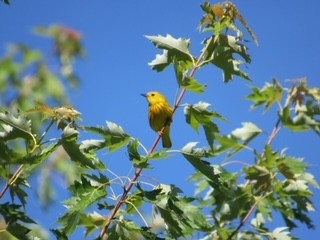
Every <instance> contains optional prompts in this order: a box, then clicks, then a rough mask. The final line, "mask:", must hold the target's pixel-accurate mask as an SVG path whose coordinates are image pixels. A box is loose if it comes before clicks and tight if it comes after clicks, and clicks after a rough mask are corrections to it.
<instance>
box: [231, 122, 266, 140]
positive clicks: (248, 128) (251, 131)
mask: <svg viewBox="0 0 320 240" xmlns="http://www.w3.org/2000/svg"><path fill="white" fill-rule="evenodd" d="M260 133H262V130H261V129H260V128H258V127H257V126H256V125H254V124H253V123H251V122H244V123H242V127H241V128H237V129H235V130H233V131H232V132H231V134H232V136H234V137H235V138H238V139H240V140H242V141H243V142H246V143H247V142H249V141H251V140H252V139H253V138H255V137H256V136H257V135H259V134H260Z"/></svg>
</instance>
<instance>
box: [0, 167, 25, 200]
mask: <svg viewBox="0 0 320 240" xmlns="http://www.w3.org/2000/svg"><path fill="white" fill-rule="evenodd" d="M22 171H23V164H21V165H20V167H19V168H18V169H17V171H16V172H15V173H14V174H13V175H12V177H11V178H10V179H9V181H8V182H7V184H6V186H5V187H4V188H3V189H2V191H1V193H0V199H1V198H2V197H3V196H4V194H5V193H6V192H7V191H8V189H9V187H10V186H11V185H12V184H14V183H15V181H17V179H18V177H19V176H20V174H21V173H22Z"/></svg>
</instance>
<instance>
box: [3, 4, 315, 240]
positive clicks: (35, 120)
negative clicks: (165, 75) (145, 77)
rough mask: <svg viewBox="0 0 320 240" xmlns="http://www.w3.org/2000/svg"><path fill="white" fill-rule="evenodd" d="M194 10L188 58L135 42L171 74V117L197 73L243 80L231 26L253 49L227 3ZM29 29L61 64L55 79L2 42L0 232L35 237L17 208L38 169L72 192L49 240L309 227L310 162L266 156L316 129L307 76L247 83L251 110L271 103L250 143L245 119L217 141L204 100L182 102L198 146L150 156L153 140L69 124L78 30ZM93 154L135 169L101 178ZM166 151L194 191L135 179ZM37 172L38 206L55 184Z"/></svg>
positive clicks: (181, 48)
mask: <svg viewBox="0 0 320 240" xmlns="http://www.w3.org/2000/svg"><path fill="white" fill-rule="evenodd" d="M5 2H6V3H8V1H5ZM201 7H202V9H203V11H204V16H203V18H202V19H201V21H200V26H199V29H201V30H202V31H203V32H206V33H207V34H209V35H210V36H209V37H207V38H206V39H205V40H204V41H203V49H202V51H201V53H200V56H199V57H197V56H194V55H193V54H192V53H191V50H190V45H191V40H190V39H185V38H175V37H173V36H171V35H166V36H160V35H158V36H146V38H147V39H148V40H149V41H151V43H152V44H154V45H155V47H156V48H158V49H160V50H162V54H160V55H156V58H155V59H154V60H152V61H151V62H150V63H149V65H150V66H151V69H153V70H155V71H157V72H162V71H164V70H165V69H167V68H169V67H173V69H174V73H175V77H176V82H177V85H178V88H179V91H180V95H179V97H178V98H177V101H176V103H175V106H174V109H173V110H174V112H175V111H176V109H177V107H178V106H179V105H180V104H181V102H182V100H183V97H184V96H185V94H192V93H196V94H202V93H203V92H204V91H206V86H205V85H203V84H201V83H200V82H199V81H198V80H197V79H195V77H194V76H195V73H196V72H197V71H199V70H201V69H202V68H203V67H205V66H214V67H217V68H219V69H221V70H222V71H223V76H224V77H223V81H224V82H226V83H229V82H230V81H231V80H232V79H233V78H234V77H235V76H236V77H239V78H243V79H245V80H251V78H250V77H249V75H248V74H247V73H245V72H244V71H243V70H242V69H241V66H242V65H243V63H247V64H249V63H250V62H251V58H250V56H249V54H248V48H247V46H246V42H245V41H244V40H243V36H244V35H245V33H243V32H242V31H241V30H240V29H244V30H246V32H247V34H249V36H251V38H252V39H253V41H254V42H256V43H257V37H256V36H255V34H254V33H253V31H252V30H251V29H250V27H249V25H248V24H247V22H246V20H245V19H244V17H243V16H242V15H241V14H240V12H239V10H238V9H237V7H236V6H235V5H234V4H233V3H231V2H224V3H219V4H216V5H211V4H210V3H208V2H205V3H204V4H203V5H202V6H201ZM37 33H39V34H41V35H44V36H46V37H50V38H52V39H53V41H54V56H55V57H56V61H58V63H59V64H60V66H61V69H60V71H59V73H55V72H53V71H52V70H51V69H50V68H49V65H48V64H47V63H46V61H45V57H44V56H43V54H42V53H41V51H39V50H33V49H30V48H29V47H27V46H23V45H12V46H11V47H10V49H9V52H8V54H7V56H5V57H3V58H2V59H0V91H1V95H0V96H1V97H0V101H1V108H2V111H1V112H0V152H1V155H0V160H1V168H0V169H1V170H0V176H1V179H2V181H1V184H2V185H3V190H2V191H1V193H0V199H1V200H2V199H3V197H4V195H5V194H8V193H9V194H10V196H11V200H12V201H11V203H9V202H2V201H1V202H0V204H1V207H0V214H1V216H2V219H3V220H1V222H2V224H1V228H2V229H1V231H0V236H1V234H9V235H10V237H11V239H14V237H15V238H18V239H26V238H30V239H32V238H34V237H39V235H37V233H36V231H32V230H34V228H35V227H34V225H36V222H35V221H34V220H33V219H31V218H30V217H29V216H27V213H26V212H25V208H24V207H25V206H26V205H27V204H28V189H27V188H29V187H30V185H29V179H30V177H31V176H33V175H35V174H36V171H37V170H38V171H45V170H46V169H48V167H50V171H57V172H60V174H64V175H65V176H66V177H67V179H68V186H69V187H68V191H69V193H70V195H71V196H70V198H69V199H66V200H65V201H64V202H63V205H64V206H65V208H66V212H65V213H64V214H63V215H62V216H61V217H60V218H59V219H58V220H57V222H58V223H59V226H60V227H59V228H57V229H51V232H52V234H54V235H55V236H56V238H57V239H68V238H69V237H71V236H72V234H73V233H74V232H75V230H76V229H77V228H80V227H82V228H84V229H85V237H86V238H89V237H90V236H91V237H92V236H94V237H96V238H97V239H106V238H108V239H177V238H194V237H195V236H197V237H199V236H201V238H202V239H263V238H264V237H268V238H270V239H294V237H293V236H292V229H294V228H295V227H297V222H300V223H302V224H305V225H306V226H307V227H308V228H314V227H315V226H314V223H313V221H312V219H311V218H310V217H309V212H311V211H314V207H313V204H312V202H311V197H312V195H313V192H312V191H313V188H319V185H318V183H317V182H316V180H315V178H314V176H313V175H311V174H310V173H308V172H307V170H308V167H309V165H308V164H307V163H306V162H305V161H304V159H302V158H297V157H294V156H290V155H289V154H288V153H287V152H286V150H277V149H275V148H274V146H273V145H272V143H273V140H274V139H275V138H276V137H277V134H278V132H279V131H280V126H283V127H286V128H288V129H289V130H291V131H292V132H298V131H314V132H315V133H316V134H319V132H320V122H319V114H320V108H319V99H320V89H319V88H315V87H310V86H308V85H307V81H306V79H300V80H298V81H294V82H293V83H292V86H291V87H290V88H289V89H286V88H284V87H283V86H281V84H280V82H279V81H278V80H276V79H273V81H272V82H271V83H267V84H266V85H265V86H263V87H262V88H259V87H252V88H251V93H250V94H249V95H248V96H247V99H248V100H249V101H251V102H252V103H253V105H252V109H256V108H258V107H260V106H264V110H265V111H266V112H267V111H268V110H270V109H271V108H276V106H280V107H279V109H278V118H277V119H275V126H274V130H273V132H272V134H271V135H270V136H269V137H268V139H267V141H266V144H264V145H262V146H259V148H253V147H252V146H251V143H252V142H253V141H254V140H256V138H257V137H258V136H260V135H261V133H262V132H264V131H263V130H262V129H260V128H259V127H258V126H257V125H256V124H254V123H251V122H245V123H242V126H241V127H239V128H237V129H235V130H233V131H231V132H230V133H229V134H223V133H221V132H220V129H219V124H218V123H217V122H216V120H220V121H225V120H226V119H225V118H224V117H223V116H222V115H221V114H219V113H217V112H215V111H213V110H211V109H210V103H206V102H198V103H193V104H185V107H184V115H185V120H186V123H187V124H188V125H190V127H191V128H192V129H194V130H195V131H197V132H199V131H200V129H201V128H202V129H203V131H204V136H205V138H206V139H207V143H208V146H207V147H201V148H200V147H197V143H195V142H189V143H187V144H186V145H185V146H184V147H183V148H182V149H180V150H176V151H170V150H168V149H162V150H155V149H156V145H157V143H158V142H159V139H160V137H161V136H159V137H158V139H157V141H156V143H155V145H154V146H153V147H152V148H151V149H150V150H149V151H147V150H146V149H145V147H144V146H143V144H142V143H141V142H140V141H139V140H138V139H137V138H135V137H133V136H130V135H129V134H127V133H126V132H125V130H124V129H123V128H122V127H121V126H119V125H117V124H115V123H112V122H107V123H106V126H101V127H92V126H80V125H79V120H80V116H81V113H80V112H79V111H77V110H76V109H74V108H73V107H71V106H70V105H69V104H68V101H67V99H66V97H65V86H64V84H62V82H61V79H62V78H65V79H68V80H69V82H70V83H71V84H72V85H76V84H75V83H76V82H77V77H76V74H75V73H74V71H73V64H74V61H75V60H76V59H77V58H78V57H81V56H82V55H83V52H84V51H83V47H82V45H81V35H80V34H79V33H78V32H76V31H74V30H71V29H67V28H65V27H60V26H51V27H49V28H38V29H37ZM9 89H10V91H12V90H13V91H14V93H15V96H14V98H11V97H10V96H9V94H8V92H9ZM31 92H32V94H30V93H31ZM51 105H56V107H51ZM15 109H20V110H18V111H17V110H15ZM53 126H56V127H57V129H56V130H55V129H54V128H53ZM52 135H53V136H55V138H54V139H53V138H52V137H51V136H52ZM87 135H89V136H90V138H89V137H87ZM58 136H60V137H58ZM92 136H93V137H92ZM103 149H107V150H108V151H109V152H116V151H119V150H120V149H122V150H124V151H127V156H128V158H129V159H128V160H130V161H131V163H132V166H133V167H134V168H135V173H134V175H133V176H132V177H131V178H129V183H127V182H126V181H124V180H123V179H122V178H121V177H119V176H116V178H115V179H111V177H114V176H115V175H116V174H114V173H113V172H112V171H111V170H110V169H108V167H107V166H106V165H105V164H104V162H103V161H102V160H101V159H100V155H99V154H98V152H99V151H100V150H103ZM260 149H262V150H260ZM244 151H246V152H247V153H249V156H251V158H252V159H253V160H254V164H248V163H244V162H240V163H241V166H242V168H241V167H240V168H239V169H237V171H234V172H233V171H230V170H228V167H227V165H229V164H232V163H233V162H235V160H234V157H235V156H236V155H238V154H240V153H242V152H244ZM175 156H183V157H184V158H185V159H186V162H187V163H188V164H191V166H193V168H194V174H193V175H192V176H190V179H189V180H190V181H191V182H193V183H194V184H195V186H196V187H195V189H196V194H195V195H194V196H186V195H185V194H184V193H183V191H182V190H181V189H180V188H179V187H178V186H175V185H173V184H172V185H165V184H162V183H159V184H158V185H157V186H152V187H149V188H148V187H146V186H145V185H142V184H140V183H139V181H138V180H139V177H140V176H141V173H142V171H143V170H145V169H147V168H149V167H150V161H156V160H157V161H158V160H161V159H166V158H168V157H175ZM222 156H223V157H225V158H226V159H227V162H225V163H221V164H218V163H216V164H212V162H213V159H216V158H218V157H222ZM109 173H110V174H111V175H110V174H109ZM41 176H42V175H41ZM43 176H44V177H43V179H41V182H42V184H41V185H40V190H39V196H41V198H42V200H43V202H44V204H45V205H46V206H48V207H49V206H50V203H51V202H52V201H53V197H54V187H53V186H52V185H51V184H50V174H49V175H48V174H44V175H43ZM4 181H5V184H3V183H4ZM117 184H120V185H121V186H122V188H123V193H122V194H120V196H117V195H116V194H114V187H115V185H117ZM149 185H150V186H151V184H149ZM148 207H151V208H152V212H153V215H154V216H153V219H152V221H151V222H148V221H147V220H146V217H145V216H143V214H142V211H141V209H144V208H148ZM106 212H108V215H106ZM276 214H280V215H281V216H282V217H283V220H284V226H279V227H277V228H275V229H270V224H269V223H270V222H272V220H273V218H274V217H275V216H276ZM137 219H138V220H137ZM249 219H250V220H251V221H250V223H249V222H248V221H249ZM2 236H4V235H2ZM26 236H27V237H26Z"/></svg>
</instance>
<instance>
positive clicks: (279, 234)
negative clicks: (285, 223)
mask: <svg viewBox="0 0 320 240" xmlns="http://www.w3.org/2000/svg"><path fill="white" fill-rule="evenodd" d="M287 230H288V227H278V228H276V229H275V230H274V231H273V232H272V235H271V237H272V239H274V240H292V239H294V238H292V237H291V235H290V232H288V231H287Z"/></svg>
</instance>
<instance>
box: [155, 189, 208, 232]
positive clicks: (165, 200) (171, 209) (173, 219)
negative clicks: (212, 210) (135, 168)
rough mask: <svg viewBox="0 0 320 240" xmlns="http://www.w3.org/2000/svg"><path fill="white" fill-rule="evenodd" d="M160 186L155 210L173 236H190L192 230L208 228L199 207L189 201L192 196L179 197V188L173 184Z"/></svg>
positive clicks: (191, 199)
mask: <svg viewBox="0 0 320 240" xmlns="http://www.w3.org/2000/svg"><path fill="white" fill-rule="evenodd" d="M161 188H162V191H161V196H162V197H161V198H159V201H158V202H156V208H155V210H156V213H158V214H159V215H161V217H162V218H163V220H164V222H165V223H166V226H167V227H168V231H169V233H170V235H171V236H172V237H173V238H177V237H182V236H183V237H187V236H192V235H193V234H194V230H205V229H209V224H208V223H207V221H206V219H205V217H204V216H203V214H202V212H201V209H200V208H199V207H198V206H195V205H193V204H192V203H191V202H192V201H194V199H193V198H185V197H180V196H179V195H178V192H180V191H181V190H180V189H177V188H176V187H174V186H166V185H161Z"/></svg>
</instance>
